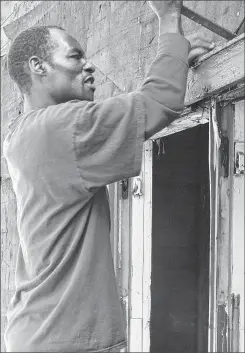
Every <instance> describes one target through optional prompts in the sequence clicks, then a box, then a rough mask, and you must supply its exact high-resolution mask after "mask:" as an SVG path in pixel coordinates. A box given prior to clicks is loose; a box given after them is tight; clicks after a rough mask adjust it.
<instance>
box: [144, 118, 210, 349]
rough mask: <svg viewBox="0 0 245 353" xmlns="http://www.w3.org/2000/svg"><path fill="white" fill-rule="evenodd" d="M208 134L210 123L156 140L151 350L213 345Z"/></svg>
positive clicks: (154, 157) (153, 196)
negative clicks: (210, 332)
mask: <svg viewBox="0 0 245 353" xmlns="http://www.w3.org/2000/svg"><path fill="white" fill-rule="evenodd" d="M208 135H209V129H208V124H205V125H199V126H198V127H195V128H192V129H189V130H185V131H182V132H179V133H176V134H173V135H169V136H167V137H164V138H162V139H161V140H158V141H157V142H158V143H154V150H153V190H152V192H153V194H152V206H153V207H152V277H151V320H150V342H151V348H150V351H151V352H171V353H182V352H188V353H197V352H198V353H204V352H205V353H206V352H207V351H208V315H209V314H208V313H209V305H208V298H209V234H210V225H209V223H210V222H209V218H210V204H209V151H208V149H209V148H208V146H209V142H208V141H209V138H208Z"/></svg>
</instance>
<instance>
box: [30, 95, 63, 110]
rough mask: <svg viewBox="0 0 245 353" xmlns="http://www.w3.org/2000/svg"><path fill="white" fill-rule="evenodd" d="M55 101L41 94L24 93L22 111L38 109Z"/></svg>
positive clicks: (53, 103)
mask: <svg viewBox="0 0 245 353" xmlns="http://www.w3.org/2000/svg"><path fill="white" fill-rule="evenodd" d="M55 104H56V102H55V101H54V100H53V99H52V98H51V97H47V96H45V95H43V93H41V94H33V93H32V94H30V95H24V113H27V112H28V111H30V110H39V109H44V108H47V107H49V106H50V105H55Z"/></svg>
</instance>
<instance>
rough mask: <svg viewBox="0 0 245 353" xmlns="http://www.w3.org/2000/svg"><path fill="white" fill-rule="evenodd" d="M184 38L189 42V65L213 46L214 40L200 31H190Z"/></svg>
mask: <svg viewBox="0 0 245 353" xmlns="http://www.w3.org/2000/svg"><path fill="white" fill-rule="evenodd" d="M186 39H187V40H188V41H189V42H190V44H191V50H190V53H189V56H188V63H189V65H192V64H193V63H194V61H195V60H196V59H197V58H198V57H199V56H201V55H204V54H206V53H208V52H209V51H210V50H212V49H213V48H214V47H215V44H214V42H212V41H211V40H209V39H207V38H206V37H205V36H204V34H202V33H192V34H190V35H188V36H186Z"/></svg>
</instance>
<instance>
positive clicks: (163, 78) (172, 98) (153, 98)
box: [140, 1, 190, 139]
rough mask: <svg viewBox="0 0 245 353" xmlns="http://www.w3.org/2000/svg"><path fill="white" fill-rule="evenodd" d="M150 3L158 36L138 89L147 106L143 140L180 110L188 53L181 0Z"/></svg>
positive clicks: (182, 102)
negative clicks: (155, 53) (154, 54)
mask: <svg viewBox="0 0 245 353" xmlns="http://www.w3.org/2000/svg"><path fill="white" fill-rule="evenodd" d="M149 5H150V7H151V8H152V9H153V11H154V12H155V13H156V15H157V16H158V19H159V38H158V51H157V55H156V58H155V60H154V61H153V63H152V64H151V66H150V69H149V71H148V73H147V75H146V77H145V80H144V82H143V85H142V87H141V89H140V91H141V92H142V94H143V96H144V102H145V107H146V127H145V138H146V139H148V138H150V137H151V136H152V135H154V134H155V133H157V132H158V131H160V130H161V129H163V128H164V127H165V126H167V125H168V124H170V123H171V122H172V121H173V120H174V119H176V118H177V117H178V116H179V115H180V113H181V112H182V111H183V108H184V98H185V92H186V82H187V75H188V68H189V65H188V55H189V52H190V43H189V42H188V40H187V39H186V38H185V37H184V36H183V31H182V25H181V6H182V1H149Z"/></svg>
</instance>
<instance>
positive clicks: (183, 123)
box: [150, 108, 210, 140]
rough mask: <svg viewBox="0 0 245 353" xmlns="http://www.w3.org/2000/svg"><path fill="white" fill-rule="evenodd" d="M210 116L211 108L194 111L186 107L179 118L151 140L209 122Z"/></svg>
mask: <svg viewBox="0 0 245 353" xmlns="http://www.w3.org/2000/svg"><path fill="white" fill-rule="evenodd" d="M209 116H210V109H209V108H199V109H198V110H196V111H194V112H192V111H191V110H190V109H186V110H185V112H184V113H183V114H182V115H181V117H180V118H179V119H176V120H175V121H174V122H173V123H172V124H170V125H169V126H167V127H165V128H164V129H163V130H161V131H160V132H158V133H157V134H155V135H154V136H152V137H151V138H150V140H157V139H159V138H161V137H164V136H168V135H172V134H176V133H177V132H180V131H183V130H186V129H190V128H192V127H195V126H197V125H200V124H206V123H208V122H209Z"/></svg>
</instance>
